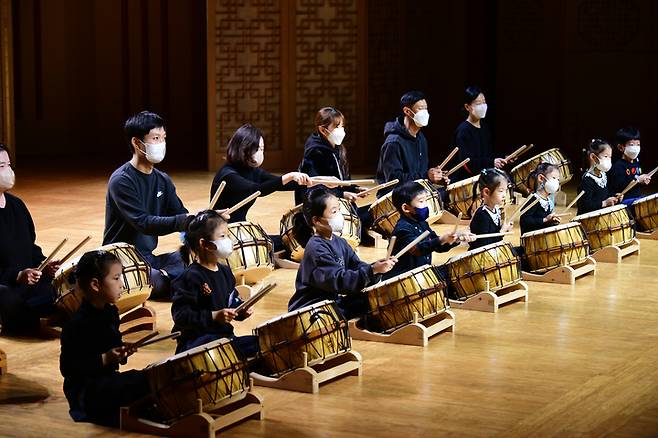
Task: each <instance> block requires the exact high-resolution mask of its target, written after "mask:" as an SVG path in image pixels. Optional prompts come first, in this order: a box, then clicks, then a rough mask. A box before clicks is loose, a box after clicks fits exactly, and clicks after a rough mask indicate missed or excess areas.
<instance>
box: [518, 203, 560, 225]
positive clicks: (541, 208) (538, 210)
mask: <svg viewBox="0 0 658 438" xmlns="http://www.w3.org/2000/svg"><path fill="white" fill-rule="evenodd" d="M536 197H539V195H538V194H536V193H534V194H533V196H530V197H528V200H527V201H526V203H525V204H523V207H522V208H525V207H526V206H527V205H529V204H530V203H531V202H532V201H534V200H535V198H536ZM553 205H554V204H553ZM553 210H554V208H551V204H550V201H548V200H545V201H539V202H538V203H536V204H535V205H534V206H533V207H532V208H531V209H530V210H528V211H526V212H525V213H523V215H521V220H520V223H521V234H525V233H528V232H530V231H535V230H541V229H542V228H548V227H552V226H553V225H557V222H555V221H549V222H544V218H545V217H546V216H548V215H549V214H551V213H553Z"/></svg>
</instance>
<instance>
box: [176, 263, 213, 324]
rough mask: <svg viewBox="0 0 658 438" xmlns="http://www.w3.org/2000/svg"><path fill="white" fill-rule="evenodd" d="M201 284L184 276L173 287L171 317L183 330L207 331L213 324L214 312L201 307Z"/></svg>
mask: <svg viewBox="0 0 658 438" xmlns="http://www.w3.org/2000/svg"><path fill="white" fill-rule="evenodd" d="M200 288H201V283H200V282H197V281H194V278H188V276H187V275H184V276H183V277H182V278H181V279H180V280H178V281H174V283H173V285H172V303H171V316H172V318H173V320H174V324H176V326H177V327H180V328H181V329H183V330H200V331H206V330H207V328H208V327H210V326H211V325H212V323H213V319H212V311H211V310H210V309H204V308H203V307H201V306H200V305H199V295H200V294H201V290H200Z"/></svg>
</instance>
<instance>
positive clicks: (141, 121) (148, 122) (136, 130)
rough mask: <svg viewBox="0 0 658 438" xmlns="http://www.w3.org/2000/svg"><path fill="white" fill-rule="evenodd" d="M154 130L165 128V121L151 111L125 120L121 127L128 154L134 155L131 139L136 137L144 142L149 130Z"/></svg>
mask: <svg viewBox="0 0 658 438" xmlns="http://www.w3.org/2000/svg"><path fill="white" fill-rule="evenodd" d="M155 128H165V129H166V127H165V121H164V119H163V118H162V117H160V116H159V115H157V114H156V113H152V112H151V111H142V112H139V113H137V114H135V115H133V116H131V117H130V118H128V120H126V123H125V124H124V125H123V130H124V132H125V133H126V139H127V140H128V147H129V148H130V152H131V153H134V152H135V151H134V150H133V145H132V138H133V137H137V138H138V139H140V140H142V141H144V137H145V136H146V135H147V134H148V133H149V132H151V129H155Z"/></svg>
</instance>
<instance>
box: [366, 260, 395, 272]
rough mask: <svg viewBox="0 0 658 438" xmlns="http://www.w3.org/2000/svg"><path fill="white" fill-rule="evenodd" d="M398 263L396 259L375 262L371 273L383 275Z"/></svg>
mask: <svg viewBox="0 0 658 438" xmlns="http://www.w3.org/2000/svg"><path fill="white" fill-rule="evenodd" d="M397 262H398V259H396V258H395V257H389V258H387V259H381V260H377V261H376V262H375V263H373V264H372V272H373V273H375V274H384V273H386V272H388V271H390V270H391V269H393V266H395V264H396V263H397Z"/></svg>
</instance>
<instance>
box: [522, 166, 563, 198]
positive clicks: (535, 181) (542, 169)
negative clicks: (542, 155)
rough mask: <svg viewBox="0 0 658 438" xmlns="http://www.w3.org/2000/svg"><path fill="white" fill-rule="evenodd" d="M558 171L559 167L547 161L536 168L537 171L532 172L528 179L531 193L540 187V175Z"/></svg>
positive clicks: (527, 182)
mask: <svg viewBox="0 0 658 438" xmlns="http://www.w3.org/2000/svg"><path fill="white" fill-rule="evenodd" d="M556 169H557V166H556V165H555V164H553V163H549V162H547V161H542V162H541V163H539V164H538V165H537V167H535V169H534V170H533V171H532V172H530V174H529V175H528V178H527V179H526V186H527V187H528V188H529V189H530V191H532V192H534V191H535V190H536V189H537V187H538V186H539V175H544V176H546V175H548V174H549V173H550V172H552V171H554V170H556Z"/></svg>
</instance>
